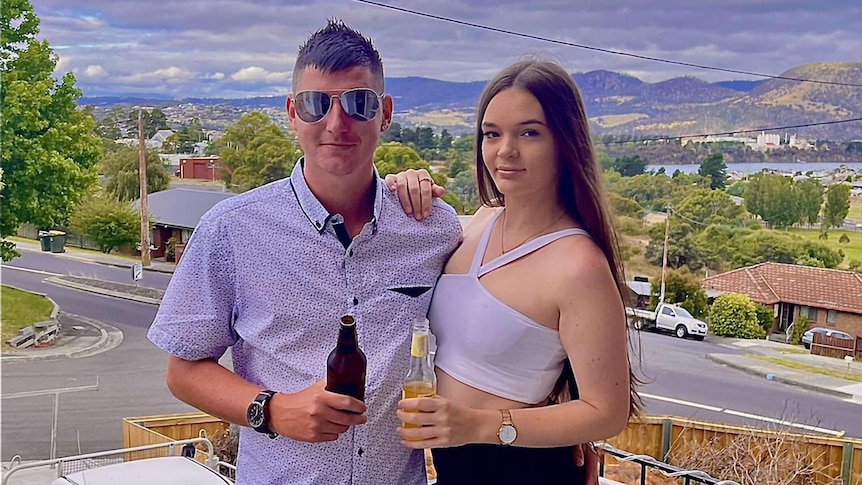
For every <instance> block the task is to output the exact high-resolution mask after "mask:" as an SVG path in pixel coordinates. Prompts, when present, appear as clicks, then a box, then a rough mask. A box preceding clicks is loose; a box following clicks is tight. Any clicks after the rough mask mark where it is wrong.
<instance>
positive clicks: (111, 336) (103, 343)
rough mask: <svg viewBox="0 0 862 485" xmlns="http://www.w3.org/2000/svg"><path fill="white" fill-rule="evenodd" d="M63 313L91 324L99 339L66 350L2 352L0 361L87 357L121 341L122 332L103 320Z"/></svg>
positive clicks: (112, 346)
mask: <svg viewBox="0 0 862 485" xmlns="http://www.w3.org/2000/svg"><path fill="white" fill-rule="evenodd" d="M63 315H64V316H65V317H66V318H67V319H69V320H73V321H77V322H80V323H83V324H86V325H91V326H93V327H96V328H97V329H98V330H99V339H98V340H97V341H96V342H95V343H93V344H92V345H88V346H87V347H84V348H82V349H76V350H72V351H68V352H60V351H56V349H57V347H54V348H52V349H45V350H44V351H43V352H42V353H36V352H32V351H31V352H32V353H28V355H20V354H17V355H16V353H15V352H4V353H3V355H2V356H0V361H2V362H6V363H12V362H26V361H44V360H59V359H77V358H81V357H89V356H91V355H96V354H99V353H102V352H106V351H108V350H111V349H113V348H114V347H117V346H118V345H120V344H121V343H123V332H122V330H120V329H119V328H117V327H115V326H113V325H111V324H108V323H104V322H100V321H97V320H93V319H92V318H87V317H84V316H81V315H74V314H71V313H65V312H64V313H63Z"/></svg>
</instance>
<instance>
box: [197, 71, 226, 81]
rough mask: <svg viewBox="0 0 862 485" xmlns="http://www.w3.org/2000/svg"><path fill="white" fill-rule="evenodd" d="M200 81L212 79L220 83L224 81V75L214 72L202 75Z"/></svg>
mask: <svg viewBox="0 0 862 485" xmlns="http://www.w3.org/2000/svg"><path fill="white" fill-rule="evenodd" d="M201 79H214V80H216V81H221V80H222V79H224V73H223V72H214V73H212V74H204V75H203V76H201Z"/></svg>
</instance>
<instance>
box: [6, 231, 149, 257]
mask: <svg viewBox="0 0 862 485" xmlns="http://www.w3.org/2000/svg"><path fill="white" fill-rule="evenodd" d="M6 239H7V240H9V241H12V242H22V243H30V244H40V243H39V241H38V240H37V239H27V238H26V237H19V236H9V237H7V238H6ZM65 249H66V252H68V253H79V254H98V255H101V256H111V257H112V258H122V259H127V260H129V261H134V262H140V261H141V258H140V257H138V256H130V255H128V254H120V253H111V254H108V255H106V254H105V253H103V252H101V251H97V250H95V249H84V248H79V247H75V246H70V245H68V244H66V246H65Z"/></svg>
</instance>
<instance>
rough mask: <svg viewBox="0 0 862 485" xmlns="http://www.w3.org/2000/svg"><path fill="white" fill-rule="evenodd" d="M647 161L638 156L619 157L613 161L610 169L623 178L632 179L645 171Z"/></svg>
mask: <svg viewBox="0 0 862 485" xmlns="http://www.w3.org/2000/svg"><path fill="white" fill-rule="evenodd" d="M646 166H647V161H646V160H644V159H643V158H641V157H639V156H638V155H633V156H630V157H621V158H617V159H616V160H614V163H613V164H612V165H611V168H612V169H614V170H616V171H617V172H619V173H620V175H622V176H623V177H633V176H635V175H640V174H642V173H644V171H645V170H646Z"/></svg>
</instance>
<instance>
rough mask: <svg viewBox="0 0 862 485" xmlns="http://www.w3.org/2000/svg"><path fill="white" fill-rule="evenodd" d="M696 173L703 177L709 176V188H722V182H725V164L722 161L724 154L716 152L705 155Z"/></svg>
mask: <svg viewBox="0 0 862 485" xmlns="http://www.w3.org/2000/svg"><path fill="white" fill-rule="evenodd" d="M697 173H698V174H699V175H701V176H704V177H709V179H710V182H709V188H711V189H713V190H716V189H718V190H721V189H724V184H725V183H726V182H727V165H725V163H724V154H722V153H721V152H716V153H712V154H710V155H709V156H708V157H706V160H704V161H703V163H701V164H700V169H698V171H697Z"/></svg>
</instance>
